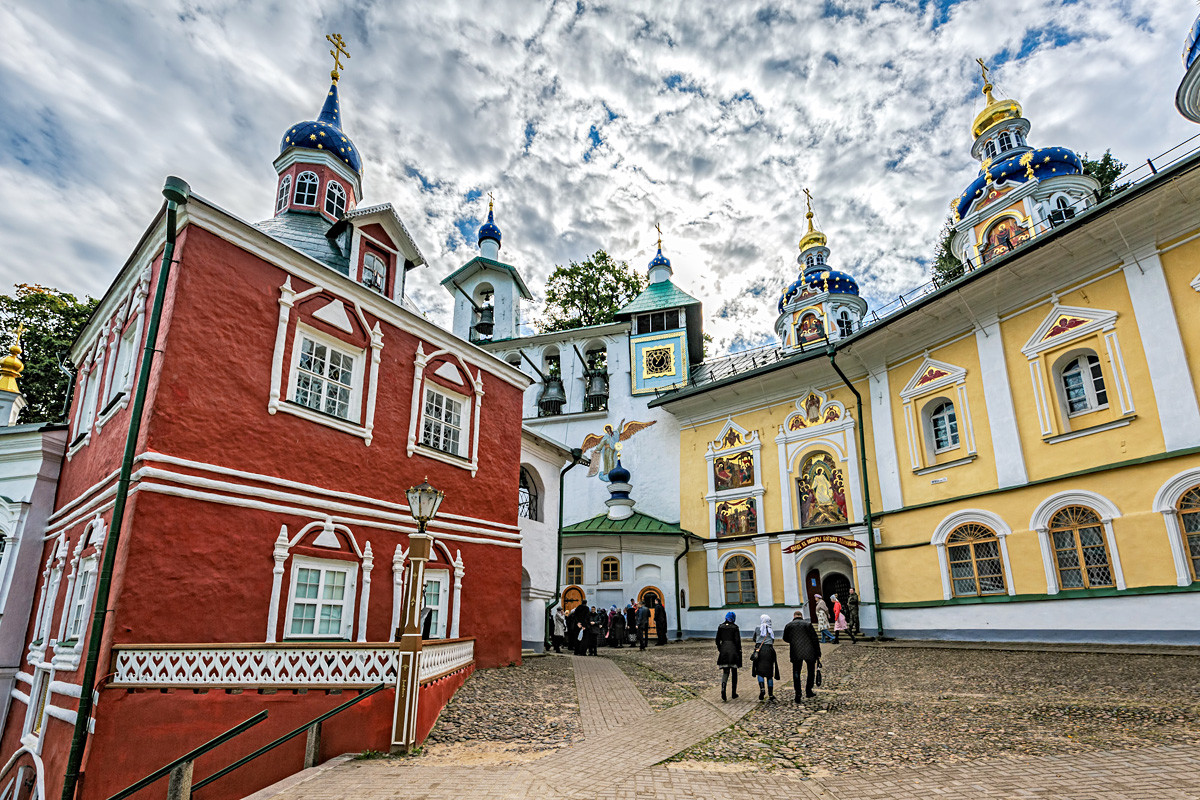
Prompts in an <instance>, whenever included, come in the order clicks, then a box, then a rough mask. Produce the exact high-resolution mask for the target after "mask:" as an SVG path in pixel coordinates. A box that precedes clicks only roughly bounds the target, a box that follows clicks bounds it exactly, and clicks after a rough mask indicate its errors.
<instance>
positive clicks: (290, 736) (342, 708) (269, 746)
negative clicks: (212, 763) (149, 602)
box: [109, 683, 387, 800]
mask: <svg viewBox="0 0 1200 800" xmlns="http://www.w3.org/2000/svg"><path fill="white" fill-rule="evenodd" d="M386 686H387V684H386V683H381V684H378V685H376V686H374V687H372V688H370V689H367V690H366V691H365V692H363V693H362V694H360V695H359V696H358V697H355V698H352V699H350V700H347V701H346V702H345V703H342V704H341V705H340V706H338V707H337V708H335V709H332V710H331V711H326V712H325V713H324V714H322V715H321V716H319V717H316V718H315V719H311V720H309V721H308V722H306V723H304V724H303V725H301V726H300V727H299V728H296V729H295V730H293V731H291V732H290V733H285V734H284V735H283V736H280V737H279V738H278V739H276V740H275V741H273V742H271V743H270V744H266V745H263V746H262V747H260V748H258V749H257V750H255V751H254V752H253V753H251V754H250V755H248V756H243V757H242V758H239V759H238V760H237V761H235V762H233V763H232V764H230V765H229V766H227V767H224V768H223V769H220V770H217V771H216V772H214V773H213V774H212V775H209V776H208V777H207V778H205V779H204V780H202V781H200V782H198V783H194V784H192V791H193V792H194V791H196V790H197V789H200V788H203V787H205V786H207V785H208V784H210V783H212V782H213V781H215V780H217V779H218V778H222V777H224V776H226V775H228V774H229V773H231V772H233V771H234V770H235V769H237V768H238V767H241V766H243V765H245V764H248V763H250V762H251V761H253V760H254V759H256V758H258V757H259V756H261V755H263V754H264V753H269V752H271V751H272V750H274V749H275V748H276V747H279V745H281V744H283V743H285V742H288V741H291V740H292V739H294V738H296V737H297V736H299V735H300V734H302V733H305V732H306V731H309V730H311V729H312V728H313V726H314V725H320V724H321V723H322V722H324V721H325V720H327V719H329V718H330V717H332V716H334V715H336V714H340V713H342V712H343V711H345V710H346V709H347V708H349V707H350V706H352V705H354V704H355V703H357V702H359V701H361V700H365V699H366V698H368V697H370V696H371V695H373V694H375V693H376V692H378V691H380V690H382V689H384V688H386ZM266 713H267V712H265V711H264V712H263V714H264V715H266ZM109 800H117V799H116V798H112V797H110V798H109Z"/></svg>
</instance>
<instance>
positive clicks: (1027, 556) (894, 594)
mask: <svg viewBox="0 0 1200 800" xmlns="http://www.w3.org/2000/svg"><path fill="white" fill-rule="evenodd" d="M1195 467H1200V456H1196V455H1192V456H1184V457H1180V458H1173V459H1166V460H1162V461H1155V462H1151V463H1148V464H1138V465H1133V466H1129V467H1122V468H1119V469H1114V470H1109V471H1106V472H1102V473H1096V474H1093V475H1086V476H1081V477H1079V478H1071V479H1067V480H1062V481H1053V482H1050V483H1046V484H1043V485H1039V486H1026V487H1022V488H1019V489H1012V490H1010V491H1006V492H997V493H994V494H989V495H985V496H983V497H975V498H967V499H965V500H963V501H960V502H955V503H944V504H940V505H937V506H931V507H927V508H918V509H913V510H911V511H905V512H900V513H896V514H889V515H888V516H887V517H886V518H885V519H884V523H883V529H884V533H883V535H884V541H885V542H889V541H894V540H896V539H898V538H903V540H905V541H924V542H928V541H930V539H931V537H932V536H933V532H934V530H935V529H936V528H937V526H938V525H939V524H940V523H941V522H942V521H943V520H944V519H946V518H947V517H949V516H951V515H952V514H954V513H956V512H959V511H963V510H966V509H981V510H984V511H989V512H992V513H994V514H996V515H998V516H999V517H1000V518H1001V519H1003V520H1004V521H1005V522H1006V523H1007V524H1008V526H1009V527H1010V528H1011V530H1012V533H1011V534H1010V535H1009V536H1008V552H1009V558H1010V561H1011V563H1012V578H1013V587H1014V589H1015V591H1016V593H1017V594H1045V593H1046V572H1045V566H1044V562H1043V559H1042V550H1041V546H1040V544H1039V542H1038V534H1037V532H1036V531H1033V530H1031V529H1030V527H1029V523H1030V518H1031V517H1032V516H1033V512H1034V510H1035V509H1036V508H1037V507H1038V505H1040V504H1041V503H1042V502H1043V501H1045V500H1046V499H1048V498H1050V497H1052V496H1053V495H1056V494H1058V493H1060V492H1064V491H1080V490H1082V491H1089V492H1094V493H1096V494H1099V495H1101V496H1103V497H1105V498H1107V499H1108V500H1109V501H1111V502H1112V503H1113V504H1114V505H1116V507H1117V509H1118V510H1119V511H1120V512H1121V515H1120V516H1119V517H1117V518H1115V519H1114V520H1113V535H1114V537H1115V538H1116V542H1117V550H1118V552H1119V553H1120V556H1121V565H1122V568H1123V571H1124V574H1125V582H1126V585H1127V586H1128V587H1129V588H1137V587H1141V586H1173V585H1175V582H1176V573H1175V562H1174V559H1173V558H1172V557H1171V549H1170V540H1169V539H1168V535H1167V527H1166V522H1165V520H1164V519H1163V515H1162V514H1160V513H1157V512H1154V511H1153V510H1152V507H1153V502H1154V496H1155V494H1157V492H1158V490H1159V489H1160V488H1161V487H1162V486H1163V484H1165V483H1166V482H1167V481H1169V480H1170V479H1171V478H1172V477H1173V476H1175V475H1176V474H1178V473H1180V472H1182V471H1183V470H1185V469H1191V468H1195ZM899 531H902V532H903V534H902V536H901V534H900V533H899ZM876 563H877V565H878V570H879V572H878V578H879V586H880V596H881V597H882V599H883V601H884V602H885V603H904V602H930V601H938V600H941V599H942V578H941V571H940V566H939V564H938V557H937V549H936V548H935V547H934V546H933V545H929V546H927V547H912V548H904V549H899V550H888V549H887V548H886V546H885V547H884V548H883V549H881V550H879V551H878V553H877V555H876ZM1061 594H1062V595H1063V596H1066V595H1069V594H1070V592H1063V593H1061Z"/></svg>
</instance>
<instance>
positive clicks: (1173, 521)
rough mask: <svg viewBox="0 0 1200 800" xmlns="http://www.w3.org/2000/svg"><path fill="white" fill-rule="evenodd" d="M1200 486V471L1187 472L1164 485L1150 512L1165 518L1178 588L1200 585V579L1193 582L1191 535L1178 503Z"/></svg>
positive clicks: (1197, 577)
mask: <svg viewBox="0 0 1200 800" xmlns="http://www.w3.org/2000/svg"><path fill="white" fill-rule="evenodd" d="M1196 485H1200V467H1193V468H1191V469H1185V470H1184V471H1183V472H1180V473H1178V474H1177V475H1175V476H1174V477H1173V478H1171V479H1170V480H1169V481H1167V482H1166V483H1164V484H1163V485H1162V486H1161V487H1160V488H1159V490H1158V492H1157V493H1156V494H1155V495H1154V504H1153V505H1152V506H1151V508H1152V509H1153V510H1154V511H1157V512H1158V513H1160V514H1162V515H1163V522H1164V523H1166V526H1167V538H1168V539H1169V540H1170V543H1171V558H1172V559H1173V560H1174V562H1175V582H1176V584H1177V585H1179V586H1189V585H1190V584H1192V583H1193V582H1196V581H1200V575H1198V576H1196V578H1195V580H1193V576H1192V565H1191V553H1190V551H1189V548H1188V535H1187V532H1186V531H1185V530H1184V529H1183V523H1182V522H1181V520H1180V519H1179V508H1178V506H1179V500H1180V498H1181V497H1183V495H1184V493H1185V492H1187V491H1188V490H1189V489H1191V488H1192V487H1193V486H1196Z"/></svg>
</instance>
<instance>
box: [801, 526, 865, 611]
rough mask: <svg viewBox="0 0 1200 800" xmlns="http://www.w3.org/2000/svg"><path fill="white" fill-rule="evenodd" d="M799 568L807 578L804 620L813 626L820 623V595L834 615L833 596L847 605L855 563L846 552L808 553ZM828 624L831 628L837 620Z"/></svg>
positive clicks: (815, 549)
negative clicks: (817, 599)
mask: <svg viewBox="0 0 1200 800" xmlns="http://www.w3.org/2000/svg"><path fill="white" fill-rule="evenodd" d="M796 567H797V570H796V571H797V573H798V574H799V575H803V576H804V599H805V608H804V616H805V617H806V618H807V619H808V620H809V621H810V622H812V623H813V624H814V625H815V624H816V622H817V617H816V613H815V609H816V597H817V595H818V594H819V595H821V597H822V598H823V599H824V600H825V605H826V606H827V607H828V608H829V610H830V612H831V613H832V611H833V603H832V601H830V599H829V598H830V596H831V595H835V594H836V595H837V596H838V599H839V600H841V601H842V604H843V605H845V603H846V598H847V597H848V596H849V594H850V587H851V586H853V585H854V580H853V576H854V560H853V559H852V558H851V557H850V556H849V555H846V554H845V551H844V550H842V549H841V548H837V549H834V548H825V547H820V546H818V547H813V548H810V549H807V550H805V551H804V554H803V556H802V558H801V559H800V562H799V563H798V564H797V565H796ZM829 622H830V624H831V625H832V623H833V622H834V620H833V619H830V620H829Z"/></svg>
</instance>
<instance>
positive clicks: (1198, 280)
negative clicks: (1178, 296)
mask: <svg viewBox="0 0 1200 800" xmlns="http://www.w3.org/2000/svg"><path fill="white" fill-rule="evenodd" d="M1188 285H1189V286H1191V287H1192V288H1193V289H1195V290H1196V291H1197V292H1200V273H1197V274H1196V277H1195V278H1193V279H1192V282H1191V283H1190V284H1188Z"/></svg>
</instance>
